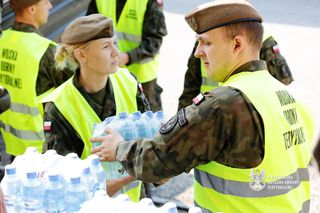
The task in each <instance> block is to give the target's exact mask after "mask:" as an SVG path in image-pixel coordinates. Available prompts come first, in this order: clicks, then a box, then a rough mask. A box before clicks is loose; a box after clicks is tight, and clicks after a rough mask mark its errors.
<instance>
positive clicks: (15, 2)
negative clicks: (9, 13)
mask: <svg viewBox="0 0 320 213" xmlns="http://www.w3.org/2000/svg"><path fill="white" fill-rule="evenodd" d="M39 1H41V0H10V1H9V2H10V6H11V8H12V9H13V10H20V9H22V8H26V7H29V6H31V5H34V4H36V3H38V2H39Z"/></svg>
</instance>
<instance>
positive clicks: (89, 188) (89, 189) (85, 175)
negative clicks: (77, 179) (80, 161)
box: [81, 165, 95, 200]
mask: <svg viewBox="0 0 320 213" xmlns="http://www.w3.org/2000/svg"><path fill="white" fill-rule="evenodd" d="M81 179H82V183H83V185H84V187H85V189H86V193H87V196H86V198H87V200H90V199H91V198H92V197H93V194H94V193H95V183H94V178H93V175H92V173H91V168H90V166H89V165H85V166H84V168H83V171H82V176H81Z"/></svg>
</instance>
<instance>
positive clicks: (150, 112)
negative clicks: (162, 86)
mask: <svg viewBox="0 0 320 213" xmlns="http://www.w3.org/2000/svg"><path fill="white" fill-rule="evenodd" d="M143 114H145V115H147V116H148V117H149V118H150V119H151V118H152V117H153V112H152V111H146V112H145V113H143Z"/></svg>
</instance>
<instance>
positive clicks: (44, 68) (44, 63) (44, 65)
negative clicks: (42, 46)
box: [12, 22, 74, 95]
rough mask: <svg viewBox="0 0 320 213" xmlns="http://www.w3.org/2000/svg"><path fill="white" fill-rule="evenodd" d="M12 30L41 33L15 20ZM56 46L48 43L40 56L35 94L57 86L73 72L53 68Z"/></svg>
mask: <svg viewBox="0 0 320 213" xmlns="http://www.w3.org/2000/svg"><path fill="white" fill-rule="evenodd" d="M12 30H16V31H22V32H33V33H37V34H39V35H41V33H40V31H39V30H37V29H36V28H35V27H33V26H31V25H28V24H25V23H19V22H15V23H14V25H13V26H12ZM55 51H56V47H55V46H54V45H49V47H48V49H47V50H46V52H45V53H44V55H43V56H42V58H41V60H40V64H39V73H38V77H37V81H36V92H37V95H41V94H42V93H44V92H46V91H48V90H49V89H51V88H52V87H57V86H59V85H60V84H62V83H63V82H65V81H66V80H68V79H69V78H70V77H71V76H72V75H73V74H74V72H73V71H71V70H68V69H64V70H57V69H56V68H55V65H54V64H55V60H54V54H55Z"/></svg>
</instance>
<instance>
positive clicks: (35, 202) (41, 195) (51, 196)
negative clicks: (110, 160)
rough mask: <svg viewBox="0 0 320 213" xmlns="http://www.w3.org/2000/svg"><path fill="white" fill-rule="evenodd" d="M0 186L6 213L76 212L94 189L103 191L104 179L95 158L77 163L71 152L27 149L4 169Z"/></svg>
mask: <svg viewBox="0 0 320 213" xmlns="http://www.w3.org/2000/svg"><path fill="white" fill-rule="evenodd" d="M35 160H36V161H35ZM75 185H76V187H72V186H75ZM1 186H2V188H3V192H4V200H5V205H6V207H7V209H8V212H33V213H35V212H44V211H45V212H76V210H74V209H78V210H77V211H79V210H80V207H81V205H82V203H83V202H84V201H87V200H90V199H92V197H93V195H94V193H95V192H96V191H97V190H106V176H105V173H104V171H103V169H102V167H101V165H100V161H99V157H98V156H97V155H90V156H89V157H88V158H87V159H85V160H80V159H79V158H78V156H77V155H76V154H75V153H70V154H68V155H67V156H61V155H58V154H57V153H56V151H54V150H48V151H47V152H46V153H44V154H42V155H41V154H39V153H38V152H37V151H36V150H35V149H33V148H28V149H27V151H26V152H25V153H24V154H23V155H21V156H17V157H16V158H15V160H14V161H13V162H12V164H10V165H7V166H6V167H5V176H4V178H3V180H2V182H1ZM74 188H77V190H78V191H76V192H73V191H72V190H74ZM79 189H83V190H81V191H79ZM77 196H78V198H77ZM76 198H77V199H76ZM73 202H76V203H77V205H75V204H72V203H73Z"/></svg>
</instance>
